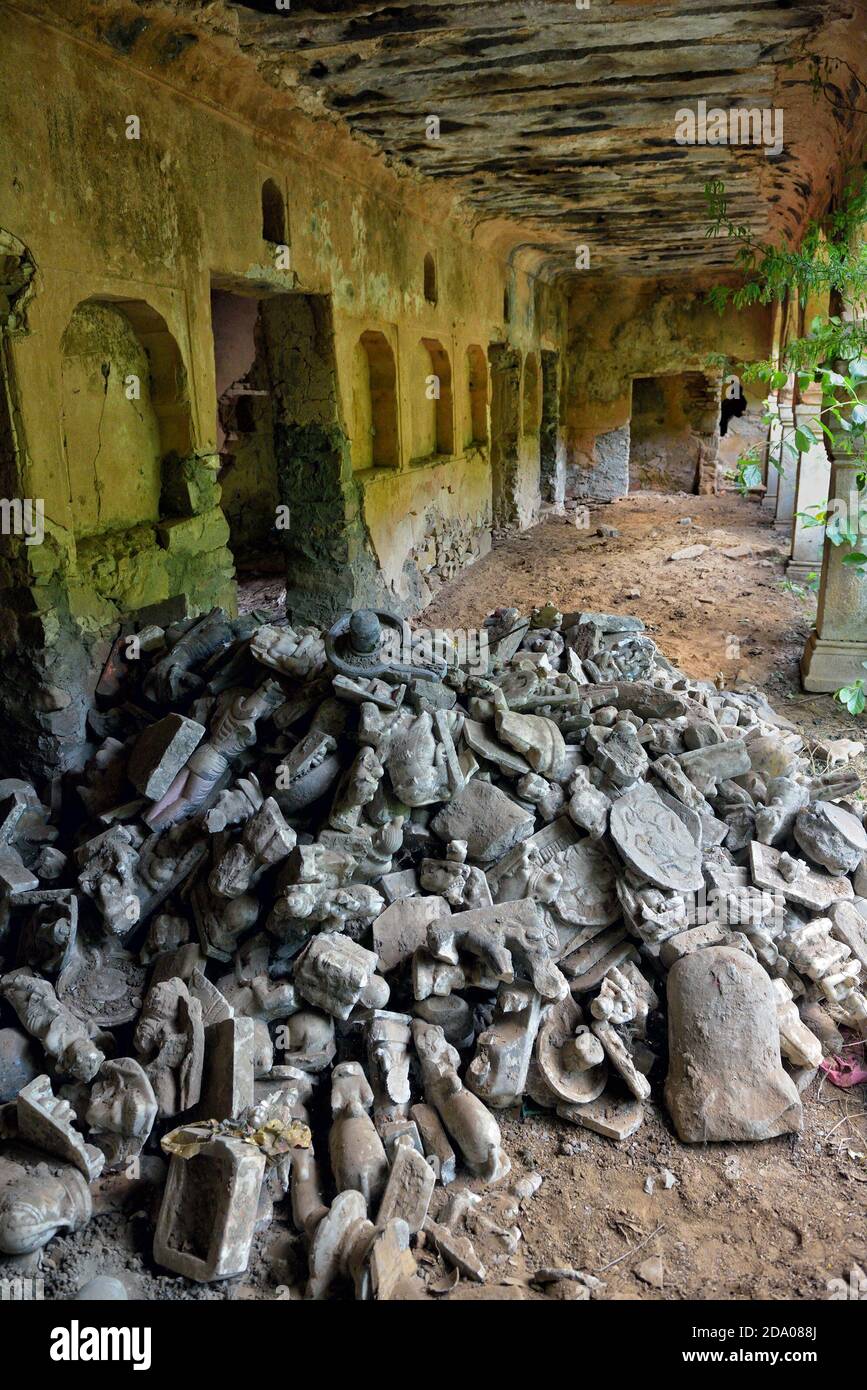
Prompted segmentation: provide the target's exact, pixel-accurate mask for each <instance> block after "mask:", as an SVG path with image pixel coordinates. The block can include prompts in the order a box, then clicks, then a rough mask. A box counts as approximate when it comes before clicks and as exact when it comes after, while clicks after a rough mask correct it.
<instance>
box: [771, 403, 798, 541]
mask: <svg viewBox="0 0 867 1390" xmlns="http://www.w3.org/2000/svg"><path fill="white" fill-rule="evenodd" d="M794 400H795V378H794V376H791V377H790V378H789V380H788V381H787V382H786V384H785V386H783V387H781V388H780V397H779V404H778V407H777V409H778V411H779V416H780V419H779V424H778V426H777V429H778V431H779V434H778V438H779V441H780V442H779V443H778V444H777V446H776V451H775V453H774V454H773V455H770V456H769V461H771V460H773V459H776V460H777V463H778V464H779V472H778V474H777V507H776V512H775V513H774V519H775V522H776V524H777V526H789V525H791V521H792V517H793V516H794V514H795V485H796V483H797V477H798V455H797V453H792V448H793V447H794V443H795V409H794ZM771 466H772V467H773V463H772V461H771Z"/></svg>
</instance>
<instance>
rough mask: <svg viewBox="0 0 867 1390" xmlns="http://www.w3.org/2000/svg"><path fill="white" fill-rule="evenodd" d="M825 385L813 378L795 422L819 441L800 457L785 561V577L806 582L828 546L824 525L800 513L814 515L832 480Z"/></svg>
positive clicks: (796, 414) (823, 502)
mask: <svg viewBox="0 0 867 1390" xmlns="http://www.w3.org/2000/svg"><path fill="white" fill-rule="evenodd" d="M821 412H822V387H821V386H820V385H819V384H818V383H816V382H814V383H813V385H812V386H808V387H807V388H806V390H805V391H804V392H803V394H802V399H801V400H800V401H799V402H798V404H797V405H796V406H795V424H796V425H798V426H800V427H801V428H805V429H808V430H810V432H811V433H812V434H813V435H814V436H815V438H816V442H815V444H812V445H811V446H810V448H809V449H807V450H806V451H805V452H804V453H802V454H800V455H799V457H798V471H797V479H796V485H795V515H794V516H793V518H792V552H791V559H790V560H789V562H788V564H787V565H786V578H787V579H790V580H791V581H792V583H794V584H803V583H804V581H805V580H806V578H807V576H808V575H809V574H812V573H818V572H819V570H820V569H821V568H822V554H823V551H824V547H825V528H824V526H809V525H805V523H804V521H803V520H802V519H801V515H800V514H805V513H812V514H813V515H815V511H816V508H817V507H824V505H825V503H826V502H827V501H828V492H829V488H830V484H831V460H830V459H829V457H828V452H827V450H826V448H825V439H824V436H823V433H822V426H821V423H820V416H821Z"/></svg>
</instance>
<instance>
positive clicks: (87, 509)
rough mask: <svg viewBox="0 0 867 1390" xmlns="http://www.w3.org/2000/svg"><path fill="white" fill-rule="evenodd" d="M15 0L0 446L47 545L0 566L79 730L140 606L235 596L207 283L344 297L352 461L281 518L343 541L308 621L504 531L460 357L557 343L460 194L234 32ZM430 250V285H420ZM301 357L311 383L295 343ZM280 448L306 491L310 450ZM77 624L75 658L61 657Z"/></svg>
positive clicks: (532, 461)
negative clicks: (383, 151)
mask: <svg viewBox="0 0 867 1390" xmlns="http://www.w3.org/2000/svg"><path fill="white" fill-rule="evenodd" d="M3 8H4V66H5V70H6V74H7V80H6V81H5V82H4V84H3V87H2V90H0V125H2V128H3V130H4V140H3V142H2V144H0V228H2V229H4V230H5V231H7V232H9V233H11V234H12V235H13V236H14V237H16V238H18V239H19V240H20V242H21V243H23V245H24V247H25V248H26V250H27V253H28V255H29V256H30V257H31V259H32V261H33V263H34V264H35V267H36V270H35V276H34V280H33V291H32V295H31V297H30V300H29V304H28V311H27V316H26V323H25V325H24V328H23V331H19V332H16V333H15V334H14V335H6V337H5V343H4V375H5V390H6V392H7V394H8V398H9V411H8V414H9V419H10V421H11V425H10V428H9V430H8V433H9V435H10V438H9V439H7V440H6V441H4V450H9V452H10V453H11V454H14V471H15V472H16V474H17V477H16V478H15V488H16V492H17V493H18V495H20V496H23V497H29V498H41V499H44V501H45V514H46V541H45V544H44V545H41V546H32V547H27V548H26V550H25V549H24V548H23V547H22V548H20V549H19V560H18V566H17V568H16V569H15V571H14V573H13V572H12V571H10V570H6V571H4V572H3V573H2V575H0V580H2V582H3V584H4V586H5V593H4V594H3V596H2V601H3V606H4V607H5V608H6V609H7V610H8V612H9V613H10V614H14V612H15V611H16V610H20V609H21V608H25V609H28V610H32V613H31V616H30V617H29V618H28V620H27V623H26V624H24V625H22V624H21V623H20V622H18V623H17V625H16V621H15V620H14V619H13V618H10V620H9V622H8V623H7V624H6V628H7V629H8V639H9V642H10V643H11V644H14V645H15V646H16V648H17V649H22V650H23V649H24V648H27V649H28V650H31V651H33V652H35V653H38V654H39V656H38V663H37V664H38V665H39V668H40V670H41V672H42V675H43V677H45V682H46V689H48V688H49V687H50V688H51V691H52V693H51V694H50V695H49V696H47V697H46V707H47V714H46V717H47V719H48V722H49V723H52V721H53V722H54V724H55V725H57V726H58V727H59V725H60V723H62V722H63V721H62V720H60V719H59V717H58V718H55V716H58V706H62V707H63V708H64V709H68V705H69V700H68V699H67V696H68V695H69V691H70V689H72V688H73V687H74V690H75V693H74V695H73V696H72V697H71V698H72V702H73V704H75V705H76V708H77V711H78V712H77V714H75V715H73V714H72V713H68V714H67V715H66V716H64V718H65V721H66V723H65V725H64V729H65V732H67V733H69V732H70V730H72V728H73V726H74V725H75V722H76V719H78V723H79V725H80V723H81V701H82V698H86V696H87V687H88V686H89V687H91V688H92V683H93V680H94V679H95V673H96V671H97V670H98V668H99V665H100V663H101V661H102V660H103V659H104V657H105V654H106V653H107V650H108V643H109V639H110V637H111V636H113V634H114V633H115V632H116V630H117V624H118V622H119V620H120V619H121V618H122V617H123V616H124V615H125V614H130V613H135V612H136V611H137V610H140V609H142V608H144V607H147V606H150V605H153V604H158V603H160V602H162V601H164V600H167V599H170V598H172V597H174V596H177V595H181V596H183V597H184V601H185V604H186V607H187V610H188V611H190V612H196V611H202V610H206V609H207V608H209V607H211V606H212V605H213V604H217V603H219V604H222V605H224V606H225V607H227V608H229V609H230V610H231V609H232V608H233V606H234V603H235V594H234V583H233V577H234V560H233V554H232V550H231V548H230V545H229V527H228V524H227V521H226V515H225V511H224V509H223V506H222V505H221V501H222V497H221V488H220V486H219V484H218V482H217V476H218V472H217V470H218V467H219V456H218V452H217V451H218V443H219V441H218V436H217V394H218V391H217V383H216V378H215V362H214V338H213V332H212V319H211V294H212V290H213V289H214V288H217V289H221V290H223V291H232V292H241V293H244V294H247V295H255V296H257V297H259V298H260V300H262V302H264V303H268V304H273V303H274V302H275V301H276V300H278V299H282V298H286V297H290V298H294V299H300V298H302V297H308V296H309V297H311V299H317V302H320V301H321V302H322V303H327V305H328V308H329V323H330V326H329V329H328V333H327V335H326V338H327V341H325V340H324V339H323V343H324V346H323V347H322V348H321V350H322V351H324V352H327V354H328V358H329V361H328V364H327V365H328V372H329V373H330V378H331V379H333V383H334V402H333V410H332V415H333V419H331V421H330V424H329V430H330V432H331V436H332V437H333V439H334V440H335V441H336V445H335V458H336V460H337V462H336V465H335V467H336V475H335V479H334V480H333V484H332V483H329V486H328V489H327V497H328V502H327V507H320V508H319V510H318V512H316V514H315V516H312V514H311V515H307V514H306V508H305V505H304V497H305V489H304V487H303V486H297V485H296V488H295V495H294V500H296V502H297V503H299V504H298V505H293V507H292V508H291V513H292V514H291V520H290V525H291V526H293V527H297V528H298V529H299V537H303V535H304V533H305V531H306V530H307V528H309V527H310V526H311V525H312V524H314V523H315V526H316V527H318V528H319V531H320V533H323V532H328V533H329V534H334V535H340V534H343V535H344V538H345V539H346V544H345V546H344V548H343V550H342V551H340V552H339V554H340V556H341V560H340V563H339V564H338V568H339V569H341V571H342V572H341V573H340V574H339V575H338V576H337V577H336V578H335V581H334V584H333V593H332V594H331V596H330V599H329V605H328V607H327V608H320V609H318V610H317V611H316V612H312V613H310V614H309V616H319V617H329V616H330V614H331V613H333V612H334V611H339V610H340V609H341V608H345V607H349V606H352V605H353V604H357V603H361V602H370V601H371V600H375V601H379V602H381V603H388V604H389V606H392V607H394V608H396V609H399V610H402V611H407V612H408V611H411V610H412V609H413V608H415V607H417V606H418V605H420V604H421V603H423V602H424V601H425V600H426V598H427V597H428V595H429V594H430V592H432V590H433V588H434V587H435V586H436V585H437V584H438V583H439V582H440V581H441V579H442V578H444V577H447V576H448V575H450V574H452V573H454V572H456V570H457V569H458V568H459V567H460V566H461V565H463V564H466V563H467V562H468V561H470V560H472V559H473V558H475V557H476V556H478V555H479V554H482V553H484V550H485V549H486V547H487V545H488V544H489V536H490V528H491V525H492V520H493V516H492V482H491V466H490V457H489V451H490V439H489V438H488V439H485V440H479V441H475V440H473V439H472V437H471V436H472V430H471V429H470V427H469V425H468V415H469V413H470V410H471V405H470V388H469V377H470V365H469V363H470V359H469V357H468V350H469V349H470V348H473V349H478V350H479V351H480V352H481V354H482V359H483V360H484V361H486V360H487V356H488V353H489V350H490V347H491V345H492V344H497V343H504V342H510V343H514V344H515V348H516V351H519V352H521V353H526V352H528V351H531V350H532V351H535V352H538V351H539V349H540V346H541V345H542V344H543V343H547V344H548V346H550V347H558V346H559V345H560V343H561V338H562V326H563V323H564V322H565V319H564V304H563V301H562V300H561V298H560V296H558V295H557V294H556V293H555V292H554V291H553V290H552V289H550V287H540V286H539V285H538V284H536V283H535V282H534V280H533V279H532V278H531V277H530V276H528V275H527V274H526V273H524V272H523V271H521V270H520V269H519V268H517V267H516V266H515V265H512V264H509V261H508V257H503V258H499V256H498V255H494V254H493V253H491V252H489V251H486V250H484V249H481V248H480V247H479V246H477V245H476V244H474V241H473V236H472V230H471V228H470V227H469V226H468V225H467V224H466V223H465V222H464V221H462V220H461V219H459V218H458V217H456V216H455V215H454V214H453V196H452V195H451V194H448V195H447V196H446V195H444V194H441V193H440V192H439V190H432V189H431V188H430V187H429V186H428V185H422V184H420V183H419V182H418V181H415V180H412V179H408V178H406V177H403V176H398V175H397V174H396V173H394V172H393V171H392V170H391V169H389V168H388V167H387V165H386V163H385V161H384V160H383V159H382V158H381V157H379V156H377V155H375V154H374V153H372V152H370V151H369V150H368V149H367V148H365V147H364V146H363V145H361V144H359V143H358V142H356V141H354V140H353V139H352V138H351V137H350V136H349V135H348V133H347V132H346V131H345V130H343V129H338V128H336V127H335V126H334V124H333V123H330V122H323V121H313V120H311V119H310V118H309V117H307V116H306V115H304V113H303V112H300V111H298V110H297V109H295V108H291V107H287V106H286V104H285V103H281V102H279V101H275V98H274V94H273V91H272V90H271V89H270V88H268V87H267V86H264V85H263V84H262V82H261V79H260V77H259V76H258V74H257V73H256V71H255V69H254V68H252V67H251V68H250V69H249V70H247V69H246V68H245V67H244V66H243V64H242V63H241V62H240V61H239V60H235V61H234V62H233V64H228V63H226V61H225V57H226V55H225V52H223V51H222V50H221V48H220V45H219V42H218V41H217V40H214V39H213V38H211V37H204V36H203V37H196V36H195V35H192V36H188V37H189V42H188V43H182V42H179V41H178V34H177V32H176V28H175V29H172V28H170V27H168V26H169V25H170V22H173V21H171V17H168V18H166V19H165V24H166V26H167V27H166V28H165V29H163V28H161V25H162V24H163V18H162V16H161V14H160V13H158V12H153V15H152V18H150V19H149V20H148V24H147V25H145V26H142V25H140V24H139V25H135V24H132V23H130V25H128V26H127V27H126V28H123V27H121V28H117V27H115V28H111V27H110V26H104V27H103V28H102V29H101V30H99V24H98V18H99V17H98V16H97V21H96V29H94V30H93V31H92V32H91V31H90V30H88V29H87V28H86V26H85V25H84V24H83V25H82V28H81V31H80V33H79V34H78V35H77V36H75V35H72V34H70V33H67V32H64V31H62V30H61V29H60V28H55V27H52V25H51V24H45V23H43V22H42V21H41V20H39V19H36V18H32V17H30V16H27V15H25V14H24V13H22V12H21V11H20V10H18V9H17V8H16V9H12V8H10V9H9V10H6V8H5V7H3ZM112 8H114V7H112ZM84 13H85V11H83V14H84ZM86 18H87V23H90V22H91V20H92V19H93V11H91V10H86ZM131 133H132V134H135V135H136V136H137V138H128V135H129V134H131ZM269 179H270V180H272V181H273V183H274V184H276V186H277V188H278V190H279V191H280V193H281V194H282V196H283V201H284V206H285V212H286V224H287V245H288V256H286V255H285V252H284V257H283V260H282V261H281V260H280V258H279V256H278V254H277V253H278V251H280V250H281V248H279V247H276V246H275V245H274V244H273V243H270V242H268V241H266V240H265V239H264V237H263V226H262V203H261V191H262V185H263V183H264V182H265V181H266V180H269ZM426 255H431V256H432V257H433V258H434V261H435V266H436V284H437V293H436V302H435V303H432V302H430V301H429V300H428V299H426V297H425V286H424V259H425V256H426ZM507 290H508V298H509V303H510V321H509V322H508V323H507V322H505V320H504V298H505V293H506V291H507ZM372 330H375V331H378V332H381V333H383V334H384V335H386V336H387V338H388V339H389V341H390V342H391V343H392V344H393V346H394V353H395V360H396V381H395V390H396V406H397V419H398V441H399V445H398V451H397V457H396V460H395V462H394V464H393V466H391V467H389V468H387V469H382V468H378V467H370V466H367V465H366V462H365V460H364V458H363V454H362V455H361V456H356V457H353V441H354V440H357V439H358V437H359V434H360V433H363V431H364V430H365V428H368V429H369V423H368V422H367V421H366V418H365V409H366V407H365V405H364V404H363V400H364V395H365V392H366V391H367V390H368V389H369V383H367V382H366V381H365V380H364V378H363V375H360V373H361V369H362V365H363V362H362V359H361V358H360V357H359V354H358V343H359V339H360V337H361V335H362V334H363V333H365V332H368V331H372ZM422 339H425V340H428V341H433V342H435V343H437V344H438V345H439V346H440V348H441V350H442V351H443V352H444V354H445V358H441V359H440V361H441V363H442V362H444V361H446V360H447V363H448V367H449V369H450V373H451V394H452V401H451V410H452V413H453V436H454V438H453V443H452V446H451V448H450V449H449V450H448V452H447V453H443V452H442V451H441V450H440V449H439V448H438V447H437V446H436V441H435V439H434V438H433V436H432V434H431V418H432V413H431V403H430V401H429V400H428V399H427V398H426V395H425V390H426V382H425V380H424V379H423V376H422V373H424V378H426V377H428V376H430V375H431V371H432V369H431V356H430V352H429V351H428V349H423V348H422V346H421V344H422ZM146 365H147V366H148V367H149V368H150V372H149V374H148V371H147V370H146ZM319 365H321V364H319ZM293 372H294V373H295V376H296V381H295V397H296V399H303V398H304V395H305V391H306V390H307V389H308V388H307V384H306V377H307V372H306V367H305V364H304V362H303V360H302V361H298V360H296V361H295V362H294V364H293ZM316 375H317V374H316V371H314V370H312V369H311V371H310V373H309V376H310V380H311V381H314V380H315V379H316ZM128 378H135V379H136V380H135V382H133V383H132V385H131V386H130V383H129V382H128ZM309 389H310V391H313V392H314V394H315V390H316V389H317V388H315V387H310V388H309ZM484 389H485V391H486V393H489V392H490V381H488V382H487V383H486V385H485V388H484ZM127 392H129V395H127V394H126V393H127ZM308 394H309V391H308ZM314 405H315V401H314ZM127 408H128V413H127ZM329 409H330V410H331V406H329ZM489 429H490V427H489ZM488 433H489V430H488ZM275 434H276V431H275ZM282 437H283V438H284V439H287V438H288V439H293V438H296V437H297V435H294V434H293V432H292V431H291V430H290V431H288V432H286V431H284V433H283V436H282ZM275 448H279V445H278V444H275ZM167 456H169V457H170V459H173V460H174V462H170V464H169V466H168V471H169V472H170V473H171V477H169V478H167V464H166V457H167ZM276 462H277V465H278V472H279V471H280V467H282V466H283V465H288V466H289V468H290V471H291V468H292V467H294V469H295V476H296V480H297V479H299V478H300V480H301V483H302V484H303V482H304V461H303V460H301V461H300V463H299V460H297V459H296V460H291V459H289V460H286V459H283V460H280V459H277V460H276ZM285 471H286V469H285V468H284V472H285ZM250 476H251V477H253V478H254V479H255V476H256V475H255V473H253V474H252V475H250ZM316 482H317V480H316V479H315V477H312V478H311V484H312V492H313V493H315V491H316ZM233 489H234V492H233V495H232V496H231V497H230V499H229V500H230V505H231V507H232V510H233V512H235V513H236V514H237V513H238V512H240V511H243V510H244V507H245V504H246V503H247V502H250V504H251V514H252V512H254V511H255V510H256V504H260V517H261V516H264V515H267V511H268V508H267V507H265V508H261V502H262V494H263V492H265V491H267V483H266V482H263V483H262V486H261V487H260V486H258V485H256V484H255V483H254V485H253V487H252V489H249V488H248V489H247V491H246V492H245V490H244V488H243V487H239V486H237V480H236V482H235V483H231V482H230V484H229V488H228V490H229V491H230V492H232V490H233ZM515 489H516V492H517V493H518V494H520V495H519V498H518V505H517V517H518V518H519V521H520V523H521V524H528V523H529V522H530V521H531V520H532V519H533V517H534V516H535V514H536V511H537V509H538V501H539V460H538V442H536V446H535V448H533V447H532V446H531V447H527V448H525V449H523V450H522V458H521V466H520V468H519V470H518V471H517V474H516V476H515ZM269 501H270V499H269ZM330 553H337V552H335V551H332V552H330ZM289 580H290V589H291V581H292V576H291V574H290V575H289ZM304 582H305V581H304V578H303V576H302V579H301V581H300V583H301V586H302V587H303V584H304ZM22 588H24V589H25V590H26V596H24V597H21V596H20V595H21V591H22ZM16 595H18V596H17V597H16ZM73 639H74V640H75V641H79V642H81V643H83V644H84V646H85V649H86V650H85V652H84V656H83V657H81V660H79V657H80V656H81V653H76V658H75V660H74V661H73V660H72V658H71V656H69V654H68V652H67V654H66V655H64V656H63V657H62V659H61V657H60V656H58V655H57V653H58V652H59V651H60V649H61V648H62V647H64V645H66V646H68V644H69V643H70V642H71V641H73ZM52 663H54V665H55V667H56V669H55V671H54V679H53V680H50V679H49V678H48V677H47V676H46V675H45V672H46V669H47V668H50V667H51V666H52ZM73 667H74V668H75V669H74V671H73ZM82 671H86V675H82ZM82 682H83V683H84V687H82ZM82 691H83V695H82Z"/></svg>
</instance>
